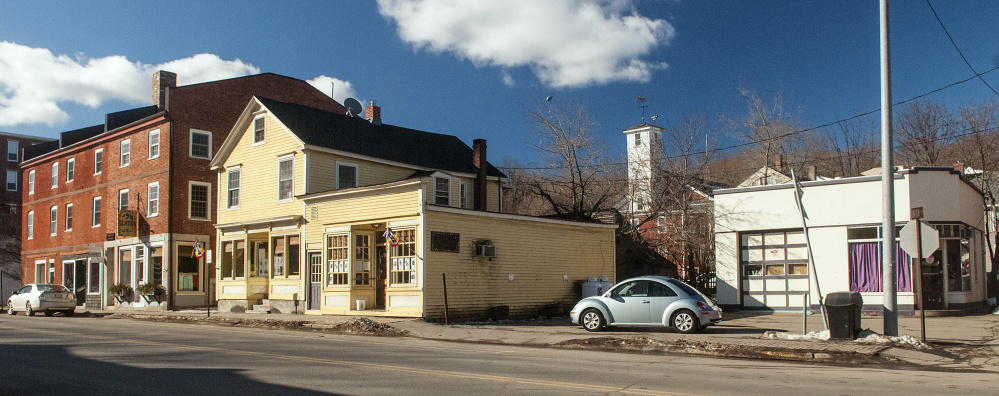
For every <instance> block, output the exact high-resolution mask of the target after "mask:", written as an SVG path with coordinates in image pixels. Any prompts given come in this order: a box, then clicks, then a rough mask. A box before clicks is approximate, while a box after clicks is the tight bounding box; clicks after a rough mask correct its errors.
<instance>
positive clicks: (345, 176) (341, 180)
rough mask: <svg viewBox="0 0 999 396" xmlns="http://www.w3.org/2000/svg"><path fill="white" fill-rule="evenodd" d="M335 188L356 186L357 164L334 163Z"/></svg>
mask: <svg viewBox="0 0 999 396" xmlns="http://www.w3.org/2000/svg"><path fill="white" fill-rule="evenodd" d="M336 180H337V183H336V185H337V187H336V188H337V189H343V188H352V187H357V165H354V164H344V163H339V162H338V163H337V164H336Z"/></svg>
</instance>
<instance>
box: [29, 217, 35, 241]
mask: <svg viewBox="0 0 999 396" xmlns="http://www.w3.org/2000/svg"><path fill="white" fill-rule="evenodd" d="M28 239H35V211H33V210H32V211H30V212H28Z"/></svg>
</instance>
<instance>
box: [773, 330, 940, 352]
mask: <svg viewBox="0 0 999 396" xmlns="http://www.w3.org/2000/svg"><path fill="white" fill-rule="evenodd" d="M763 338H769V339H781V340H797V341H828V340H829V330H823V331H820V332H814V331H811V332H809V333H808V334H791V333H785V332H782V331H768V332H766V333H763ZM854 342H862V343H869V344H891V345H896V346H901V345H905V346H910V347H914V348H916V349H929V348H930V346H929V345H926V344H925V343H923V342H922V341H919V340H918V339H916V338H915V337H913V336H910V335H903V336H899V337H892V336H886V335H882V334H878V333H875V332H873V331H871V330H870V329H865V330H862V331H861V332H860V334H858V335H857V339H856V340H855V341H854Z"/></svg>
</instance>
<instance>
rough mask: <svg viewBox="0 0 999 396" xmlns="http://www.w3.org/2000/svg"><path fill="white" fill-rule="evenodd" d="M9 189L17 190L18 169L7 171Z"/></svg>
mask: <svg viewBox="0 0 999 396" xmlns="http://www.w3.org/2000/svg"><path fill="white" fill-rule="evenodd" d="M7 191H17V171H14V170H9V171H7Z"/></svg>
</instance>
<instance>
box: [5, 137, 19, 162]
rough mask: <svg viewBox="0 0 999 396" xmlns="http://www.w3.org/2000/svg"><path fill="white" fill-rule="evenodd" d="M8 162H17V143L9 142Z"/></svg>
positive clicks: (14, 141)
mask: <svg viewBox="0 0 999 396" xmlns="http://www.w3.org/2000/svg"><path fill="white" fill-rule="evenodd" d="M7 161H13V162H17V141H16V140H8V141H7Z"/></svg>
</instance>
